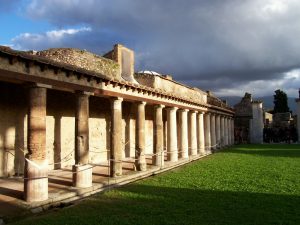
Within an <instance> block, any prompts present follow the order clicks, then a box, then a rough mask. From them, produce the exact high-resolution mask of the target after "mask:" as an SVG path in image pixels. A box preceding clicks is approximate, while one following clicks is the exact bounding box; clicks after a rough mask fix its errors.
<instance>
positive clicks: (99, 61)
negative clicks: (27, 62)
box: [36, 48, 121, 80]
mask: <svg viewBox="0 0 300 225" xmlns="http://www.w3.org/2000/svg"><path fill="white" fill-rule="evenodd" d="M36 54H37V55H39V56H43V57H46V58H50V59H52V60H54V61H56V62H60V63H66V64H69V65H72V66H75V67H79V68H82V69H85V70H89V71H92V72H96V73H100V74H103V75H105V76H107V77H111V78H116V79H119V80H120V79H121V69H120V65H119V64H118V63H117V62H115V61H112V60H110V59H107V58H104V57H101V56H98V55H95V54H93V53H90V52H87V51H85V50H80V49H74V48H52V49H48V50H44V51H40V52H37V53H36Z"/></svg>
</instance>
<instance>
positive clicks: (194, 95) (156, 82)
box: [134, 73, 207, 104]
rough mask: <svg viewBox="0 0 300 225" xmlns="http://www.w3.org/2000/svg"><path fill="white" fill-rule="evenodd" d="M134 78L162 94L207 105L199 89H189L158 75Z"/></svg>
mask: <svg viewBox="0 0 300 225" xmlns="http://www.w3.org/2000/svg"><path fill="white" fill-rule="evenodd" d="M134 77H135V79H136V80H137V82H138V83H140V84H141V85H144V86H147V87H152V88H155V89H156V90H158V91H161V92H163V93H168V94H173V95H176V96H179V97H181V98H185V99H188V100H190V101H193V102H197V103H202V104H203V103H207V94H206V92H203V91H201V90H200V89H197V88H190V87H187V86H185V85H183V84H180V83H177V82H176V81H173V80H170V79H168V78H165V77H163V76H158V75H152V74H140V73H137V74H135V76H134Z"/></svg>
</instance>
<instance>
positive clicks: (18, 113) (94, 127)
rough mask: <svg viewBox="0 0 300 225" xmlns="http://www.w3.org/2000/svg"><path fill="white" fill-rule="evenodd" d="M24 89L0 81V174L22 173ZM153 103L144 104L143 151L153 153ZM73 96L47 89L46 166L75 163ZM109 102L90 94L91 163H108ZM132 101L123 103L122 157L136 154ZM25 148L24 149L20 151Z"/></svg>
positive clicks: (61, 165)
mask: <svg viewBox="0 0 300 225" xmlns="http://www.w3.org/2000/svg"><path fill="white" fill-rule="evenodd" d="M26 96H27V90H26V89H25V88H23V87H22V86H19V85H10V84H7V83H1V82H0V176H12V175H14V174H16V173H19V174H22V173H23V167H24V152H27V98H26ZM153 110H154V109H153V106H151V105H146V122H145V146H146V154H152V153H153ZM74 115H75V95H74V94H73V93H67V92H60V91H55V90H48V93H47V118H46V123H47V127H46V135H47V139H46V147H47V154H48V160H49V164H50V165H49V169H58V168H64V167H70V166H72V165H73V164H74V162H75V161H74V149H75V144H74V141H75V140H74V137H75V118H74ZM110 115H111V112H110V102H109V100H108V99H105V98H98V97H94V96H91V97H90V118H89V133H90V137H89V149H90V154H89V155H90V162H92V163H103V162H107V159H108V156H109V152H108V151H109V149H110V121H111V118H110ZM135 118H136V105H135V103H130V102H125V101H124V102H123V118H122V124H123V125H122V127H120V129H121V130H122V143H123V144H124V150H123V158H128V157H134V156H135V136H136V130H135ZM23 151H24V152H23Z"/></svg>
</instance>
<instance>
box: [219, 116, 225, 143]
mask: <svg viewBox="0 0 300 225" xmlns="http://www.w3.org/2000/svg"><path fill="white" fill-rule="evenodd" d="M220 122H221V123H220V125H221V138H220V139H221V140H220V141H221V148H223V147H224V146H225V132H224V131H225V129H224V126H225V123H224V116H220Z"/></svg>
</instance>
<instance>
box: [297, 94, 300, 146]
mask: <svg viewBox="0 0 300 225" xmlns="http://www.w3.org/2000/svg"><path fill="white" fill-rule="evenodd" d="M296 103H297V131H298V143H299V142H300V92H299V98H297V99H296Z"/></svg>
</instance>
